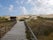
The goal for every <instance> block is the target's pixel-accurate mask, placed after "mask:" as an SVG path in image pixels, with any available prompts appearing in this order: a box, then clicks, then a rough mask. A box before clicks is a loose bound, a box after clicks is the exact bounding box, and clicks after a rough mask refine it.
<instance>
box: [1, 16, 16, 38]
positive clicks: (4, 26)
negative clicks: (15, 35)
mask: <svg viewBox="0 0 53 40" xmlns="http://www.w3.org/2000/svg"><path fill="white" fill-rule="evenodd" d="M15 23H16V21H11V20H8V19H6V18H4V17H0V38H1V37H3V36H4V34H5V33H7V32H8V31H9V30H10V29H11V28H12V27H13V25H14V24H15Z"/></svg>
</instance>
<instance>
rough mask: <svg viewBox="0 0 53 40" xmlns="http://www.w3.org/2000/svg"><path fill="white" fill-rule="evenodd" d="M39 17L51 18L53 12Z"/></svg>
mask: <svg viewBox="0 0 53 40" xmlns="http://www.w3.org/2000/svg"><path fill="white" fill-rule="evenodd" d="M41 17H47V18H53V14H48V15H43V16H41Z"/></svg>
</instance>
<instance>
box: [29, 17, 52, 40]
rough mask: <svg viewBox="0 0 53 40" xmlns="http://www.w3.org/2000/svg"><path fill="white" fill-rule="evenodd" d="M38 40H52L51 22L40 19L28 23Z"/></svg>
mask: <svg viewBox="0 0 53 40" xmlns="http://www.w3.org/2000/svg"><path fill="white" fill-rule="evenodd" d="M28 25H29V26H30V27H31V28H32V30H33V32H34V34H35V35H36V36H37V38H38V40H53V20H51V19H47V18H40V17H38V19H36V20H34V19H31V20H30V21H28Z"/></svg>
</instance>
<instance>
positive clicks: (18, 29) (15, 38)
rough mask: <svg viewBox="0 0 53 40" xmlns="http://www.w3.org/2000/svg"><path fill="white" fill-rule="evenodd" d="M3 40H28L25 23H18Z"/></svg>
mask: <svg viewBox="0 0 53 40" xmlns="http://www.w3.org/2000/svg"><path fill="white" fill-rule="evenodd" d="M1 40H27V39H26V34H25V25H24V22H23V21H22V22H17V23H16V24H15V26H14V27H13V28H12V29H11V30H10V31H9V32H8V33H6V35H5V36H4V37H3V38H2V39H1Z"/></svg>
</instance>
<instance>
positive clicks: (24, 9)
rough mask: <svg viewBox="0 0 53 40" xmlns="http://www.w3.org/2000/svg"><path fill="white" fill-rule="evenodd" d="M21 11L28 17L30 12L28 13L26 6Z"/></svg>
mask: <svg viewBox="0 0 53 40" xmlns="http://www.w3.org/2000/svg"><path fill="white" fill-rule="evenodd" d="M20 10H21V12H22V14H23V15H28V11H27V9H26V8H25V7H24V6H23V7H20Z"/></svg>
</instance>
